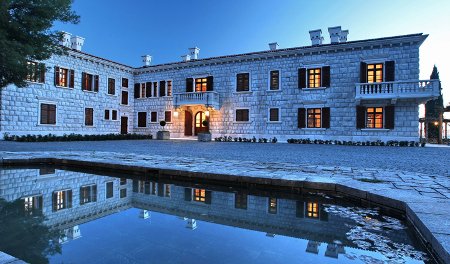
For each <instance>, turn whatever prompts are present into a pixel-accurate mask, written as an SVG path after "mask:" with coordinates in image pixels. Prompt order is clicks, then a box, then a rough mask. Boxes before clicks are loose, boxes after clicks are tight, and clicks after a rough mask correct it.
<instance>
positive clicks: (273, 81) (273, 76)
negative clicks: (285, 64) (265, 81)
mask: <svg viewBox="0 0 450 264" xmlns="http://www.w3.org/2000/svg"><path fill="white" fill-rule="evenodd" d="M269 89H270V90H279V89H280V71H271V72H270V85H269Z"/></svg>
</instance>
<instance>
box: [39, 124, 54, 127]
mask: <svg viewBox="0 0 450 264" xmlns="http://www.w3.org/2000/svg"><path fill="white" fill-rule="evenodd" d="M37 125H38V126H49V127H56V126H57V124H37Z"/></svg>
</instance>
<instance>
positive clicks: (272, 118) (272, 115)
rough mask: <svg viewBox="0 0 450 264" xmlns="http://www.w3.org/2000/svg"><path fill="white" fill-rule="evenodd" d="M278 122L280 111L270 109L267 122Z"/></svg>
mask: <svg viewBox="0 0 450 264" xmlns="http://www.w3.org/2000/svg"><path fill="white" fill-rule="evenodd" d="M278 121H280V109H279V108H270V109H269V122H278Z"/></svg>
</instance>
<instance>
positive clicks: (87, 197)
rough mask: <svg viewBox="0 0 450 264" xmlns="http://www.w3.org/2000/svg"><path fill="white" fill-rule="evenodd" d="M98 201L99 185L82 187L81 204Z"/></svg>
mask: <svg viewBox="0 0 450 264" xmlns="http://www.w3.org/2000/svg"><path fill="white" fill-rule="evenodd" d="M96 201H97V185H89V186H82V187H80V204H87V203H90V202H96Z"/></svg>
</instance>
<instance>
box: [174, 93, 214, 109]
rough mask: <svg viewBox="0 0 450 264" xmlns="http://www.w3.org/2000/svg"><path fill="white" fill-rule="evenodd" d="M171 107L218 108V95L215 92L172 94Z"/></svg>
mask: <svg viewBox="0 0 450 264" xmlns="http://www.w3.org/2000/svg"><path fill="white" fill-rule="evenodd" d="M173 105H174V106H175V107H179V106H183V105H205V106H206V107H209V106H211V107H214V108H215V109H219V108H220V104H219V93H217V92H190V93H175V94H173Z"/></svg>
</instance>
